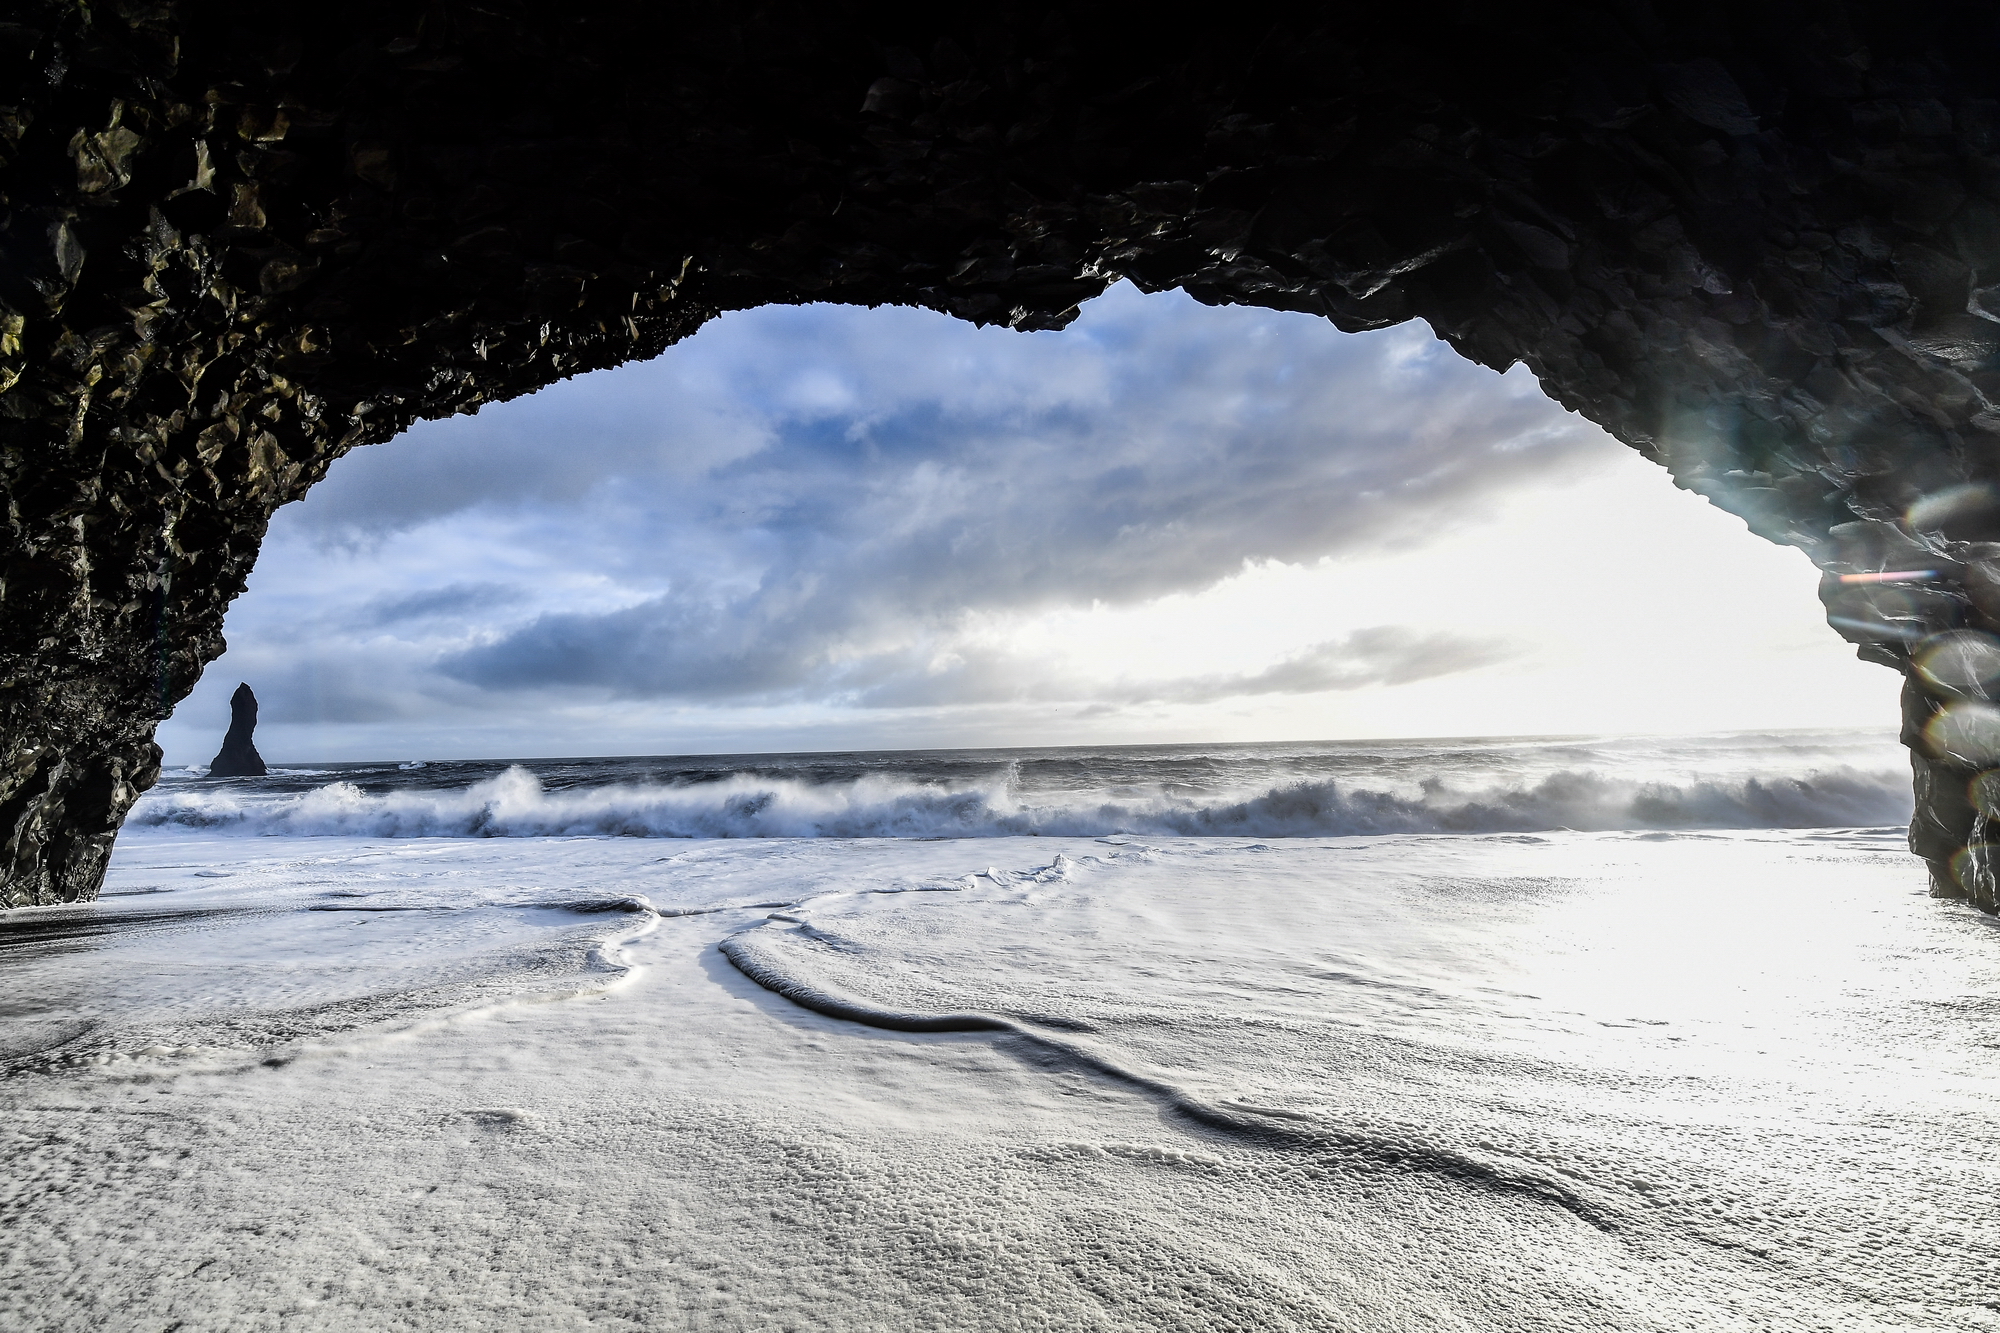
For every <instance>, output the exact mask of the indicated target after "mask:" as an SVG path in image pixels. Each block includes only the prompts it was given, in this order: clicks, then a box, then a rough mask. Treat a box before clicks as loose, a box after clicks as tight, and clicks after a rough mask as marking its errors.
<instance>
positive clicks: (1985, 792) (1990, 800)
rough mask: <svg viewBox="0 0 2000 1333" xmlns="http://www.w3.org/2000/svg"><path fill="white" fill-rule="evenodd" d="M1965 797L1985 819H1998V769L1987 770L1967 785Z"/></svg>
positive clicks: (1999, 801) (1999, 797) (1999, 771)
mask: <svg viewBox="0 0 2000 1333" xmlns="http://www.w3.org/2000/svg"><path fill="white" fill-rule="evenodd" d="M1965 795H1966V798H1967V799H1968V800H1970V801H1971V802H1972V805H1973V808H1974V809H1976V810H1978V811H1979V813H1980V814H1982V815H1984V816H1986V818H1988V819H1994V818H2000V769H1988V770H1987V771H1986V772H1984V773H1981V774H1980V775H1979V776H1978V777H1976V778H1974V779H1973V780H1972V781H1971V782H1969V783H1967V784H1966V786H1965Z"/></svg>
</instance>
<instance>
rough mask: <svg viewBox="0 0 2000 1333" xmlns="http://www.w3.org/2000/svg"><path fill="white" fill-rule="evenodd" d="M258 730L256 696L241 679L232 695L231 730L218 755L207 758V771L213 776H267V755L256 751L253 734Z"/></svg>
mask: <svg viewBox="0 0 2000 1333" xmlns="http://www.w3.org/2000/svg"><path fill="white" fill-rule="evenodd" d="M256 730H257V696H256V695H255V694H253V693H251V691H250V686H249V684H248V683H239V684H238V685H237V687H236V693H234V694H232V695H230V696H229V731H228V733H227V734H226V735H224V736H223V738H222V748H221V749H220V750H218V751H216V753H215V758H213V759H211V760H209V761H208V775H209V776H210V777H212V778H261V777H263V776H264V756H263V755H261V754H258V753H257V742H256V740H255V739H254V734H255V732H256Z"/></svg>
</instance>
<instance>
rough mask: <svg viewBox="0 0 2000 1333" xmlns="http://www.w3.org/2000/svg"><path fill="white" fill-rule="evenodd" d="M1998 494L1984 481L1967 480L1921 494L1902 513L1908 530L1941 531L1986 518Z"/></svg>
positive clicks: (1999, 503)
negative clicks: (1943, 488) (1918, 498)
mask: <svg viewBox="0 0 2000 1333" xmlns="http://www.w3.org/2000/svg"><path fill="white" fill-rule="evenodd" d="M1996 507H2000V496H1996V495H1995V494H1994V492H1993V488H1992V487H1991V486H1988V485H1987V484H1985V483H1984V482H1977V481H1975V482H1968V483H1966V484H1965V485H1963V486H1952V487H1948V488H1947V489H1945V490H1942V491H1934V492H1932V493H1931V494H1929V495H1926V496H1924V497H1923V498H1922V499H1921V500H1918V501H1917V502H1916V503H1915V504H1913V505H1911V506H1910V508H1909V510H1908V511H1907V512H1906V513H1905V514H1904V515H1903V521H1904V522H1905V523H1906V524H1908V525H1909V529H1910V531H1911V532H1943V531H1944V530H1945V529H1947V528H1952V527H1959V526H1963V525H1967V524H1978V523H1981V522H1982V521H1985V520H1989V519H1991V518H1992V516H1993V512H1994V510H1995V508H1996Z"/></svg>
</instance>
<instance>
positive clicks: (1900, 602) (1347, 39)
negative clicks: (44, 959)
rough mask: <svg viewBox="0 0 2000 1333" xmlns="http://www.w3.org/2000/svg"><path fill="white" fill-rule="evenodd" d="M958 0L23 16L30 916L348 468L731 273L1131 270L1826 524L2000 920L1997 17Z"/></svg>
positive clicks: (1724, 498) (3, 741)
mask: <svg viewBox="0 0 2000 1333" xmlns="http://www.w3.org/2000/svg"><path fill="white" fill-rule="evenodd" d="M951 9H952V7H939V6H932V7H925V8H923V9H915V8H911V9H907V10H906V9H901V8H891V7H886V6H869V5H852V4H850V5H843V4H838V3H829V4H820V5H814V6H805V5H798V6H781V5H770V6H755V5H743V4H734V5H719V4H716V5H687V6H673V5H657V4H637V3H632V4H609V3H599V2H596V0H564V3H560V4H558V3H552V2H547V0H488V2H486V3H479V4H474V3H438V4H433V5H429V6H423V5H418V4H411V3H405V2H401V0H399V2H398V3H364V2H356V3H338V2H337V0H329V3H325V4H321V5H315V6H274V5H254V6H253V5H238V4H224V3H195V2H194V0H159V2H157V3H142V2H139V0H104V2H101V3H96V4H91V5H87V6H86V5H82V4H78V3H70V2H67V0H65V2H62V3H58V2H57V0H28V2H27V3H23V4H17V5H15V6H13V7H12V8H11V10H10V11H9V15H8V21H5V22H0V164H3V165H0V390H4V392H0V499H4V515H5V521H4V525H0V580H4V582H0V901H4V902H5V903H8V904H19V903H40V902H54V901H70V900H76V899H80V898H88V897H90V896H92V895H93V894H94V893H95V892H96V888H97V884H98V882H99V879H100V878H101V876H102V873H103V868H104V864H105V860H106V857H107V856H108V855H109V849H110V846H111V840H112V837H113V836H114V834H115V832H116V830H117V827H118V824H119V822H120V820H121V819H122V818H123V816H124V814H125V812H126V810H127V809H129V807H130V805H131V803H132V801H133V800H134V799H136V797H137V795H138V793H139V792H140V791H142V790H143V789H144V788H145V787H146V786H147V785H149V784H150V783H151V782H152V781H153V780H154V778H155V777H156V775H157V773H158V750H157V749H156V748H155V747H154V745H153V743H152V733H153V729H154V726H155V725H156V723H157V722H158V720H159V719H160V718H162V717H164V716H165V715H166V714H167V712H168V711H169V710H170V709H171V708H172V707H173V705H174V704H175V702H177V701H178V700H179V699H181V698H182V697H183V696H184V695H186V693H187V692H188V690H189V689H190V688H191V687H192V686H193V684H194V682H195V679H196V678H197V676H198V675H199V674H200V672H201V670H202V668H203V666H204V665H205V664H206V663H207V662H209V661H211V660H213V659H214V658H215V657H216V656H217V655H218V654H219V653H220V652H221V651H222V648H223V642H222V637H221V625H222V617H223V612H224V611H225V609H226V608H227V607H228V605H229V602H230V600H231V599H232V598H233V597H234V596H235V595H236V594H237V593H238V592H239V591H241V589H242V587H243V582H244V579H245V576H246V574H247V572H248V570H249V568H250V565H251V561H252V560H253V559H254V558H255V556H256V552H257V547H258V543H259V541H260V540H261V538H262V536H263V533H264V530H265V525H266V523H267V521H268V520H269V517H270V515H271V513H272V512H273V511H274V510H275V509H276V508H277V507H278V506H279V505H281V504H284V503H285V502H287V501H289V500H293V499H296V498H298V497H299V496H300V495H302V494H304V492H305V490H306V489H307V488H308V487H309V486H311V485H312V483H313V482H314V481H316V480H317V479H318V478H320V477H321V476H323V475H324V474H325V471H326V468H327V466H328V465H329V464H330V463H331V462H332V461H333V460H334V459H335V458H337V457H339V456H340V455H341V454H342V453H344V452H345V451H347V450H349V449H352V448H355V447H357V446H360V445H364V444H372V443H380V442H382V441H385V440H388V439H389V438H390V437H392V436H394V435H395V434H396V433H397V432H399V431H400V430H402V429H403V428H404V427H406V426H408V425H409V424H410V423H411V422H413V421H416V420H418V419H420V418H425V417H434V416H439V415H444V414H449V413H454V412H468V411H473V410H476V409H477V408H478V407H479V406H480V405H481V404H483V403H487V402H494V401H499V400H502V399H506V398H509V397H512V396H514V395H517V394H521V393H526V392H529V391H531V390H533V389H535V388H537V387H539V386H541V385H544V384H547V383H550V382H552V381H554V380H557V379H560V378H563V377H565V376H569V375H573V374H576V373H578V372H580V371H584V370H588V369H593V368H597V367H602V366H609V365H613V364H616V363H618V362H621V361H625V360H630V359H634V358H642V357H649V356H653V355H655V354H657V353H658V352H660V351H661V350H662V349H663V348H665V347H666V346H668V345H669V344H671V343H673V342H675V341H676V340H678V339H680V338H682V337H685V336H687V335H688V334H689V333H691V332H693V331H694V330H695V329H696V328H698V327H700V325H701V324H702V323H704V322H705V321H706V320H708V319H711V318H713V317H714V316H715V315H716V314H717V313H719V312H720V311H723V310H727V309H735V308H742V307H749V306H754V305H758V304H763V303H768V302H801V301H841V302H856V303H867V304H878V303H887V302H895V303H907V304H917V305H924V306H928V307H931V308H933V309H937V310H942V311H946V312H948V313H951V314H953V315H957V316H960V317H963V318H966V319H971V320H976V321H980V322H996V323H1003V324H1007V325H1010V326H1012V327H1015V328H1018V329H1025V330H1033V329H1045V328H1052V327H1058V326H1060V325H1062V324H1063V323H1064V322H1066V321H1067V320H1068V319H1070V318H1071V317H1072V316H1073V315H1074V314H1075V312H1076V307H1077V304H1078V303H1079V302H1080V301H1083V300H1085V299H1087V298H1088V297H1090V296H1092V295H1094V294H1095V293H1097V292H1098V291H1100V290H1102V289H1103V288H1104V287H1105V286H1106V285H1107V284H1109V283H1111V282H1113V281H1115V280H1117V279H1120V278H1127V279H1130V280H1131V281H1133V282H1134V283H1136V284H1138V285H1139V286H1141V287H1143V288H1146V289H1149V290H1152V289H1161V288H1168V287H1181V288H1185V289H1186V290H1187V291H1189V292H1191V293H1192V294H1193V295H1195V296H1196V297H1197V298H1199V299H1201V300H1203V301H1208V302H1212V303H1222V302H1241V303H1248V304H1256V305H1262V306H1268V307H1273V308H1278V309H1284V310H1295V311H1304V312H1308V313H1311V314H1315V315H1319V316H1322V317H1325V318H1327V319H1331V320H1332V321H1334V322H1335V323H1336V324H1338V325H1339V326H1340V327H1342V328H1345V329H1367V328H1377V327H1381V326H1384V325H1389V324H1394V323H1398V322H1400V321H1404V320H1408V319H1412V318H1422V319H1425V320H1427V321H1428V322H1429V323H1430V325H1431V327H1432V328H1434V329H1435V330H1436V331H1437V332H1438V334H1439V335H1441V336H1442V337H1444V338H1446V339H1448V340H1449V341H1450V342H1451V343H1452V344H1453V345H1454V346H1455V347H1457V348H1458V349H1459V350H1460V351H1461V352H1463V353H1464V354H1466V355H1467V356H1469V357H1472V358H1473V359H1475V360H1478V361H1480V362H1483V363H1485V364H1487V365H1490V366H1495V367H1504V366H1507V365H1510V364H1512V363H1514V362H1516V361H1525V362H1526V363H1527V364H1528V365H1529V366H1530V367H1531V368H1532V369H1533V371H1534V372H1535V373H1536V374H1537V375H1539V376H1540V377H1541V380H1542V383H1543V384H1544V385H1545V386H1546V387H1547V389H1548V391H1549V392H1550V393H1551V394H1552V395H1554V396H1555V397H1556V398H1557V399H1559V400H1560V401H1561V402H1563V403H1564V404H1566V405H1567V406H1569V407H1572V408H1574V409H1576V410H1577V411H1579V412H1582V413H1583V414H1585V415H1587V416H1589V417H1591V418H1592V419H1594V420H1596V421H1598V422H1601V423H1602V424H1603V425H1605V426H1606V427H1608V428H1609V429H1610V430H1611V431H1613V432H1614V433H1615V434H1616V435H1617V436H1618V437H1619V438H1620V439H1622V440H1624V441H1626V442H1627V443H1629V444H1631V445H1632V446H1633V447H1634V448H1637V449H1639V450H1641V451H1642V452H1644V453H1645V454H1646V455H1647V456H1648V457H1650V458H1652V459H1654V460H1655V461H1657V462H1659V463H1661V464H1662V465H1663V466H1664V467H1665V468H1666V469H1668V470H1669V471H1670V472H1671V474H1672V477H1673V479H1674V480H1675V481H1676V482H1677V483H1678V484H1680V485H1682V486H1685V487H1689V488H1691V489H1694V490H1696V491H1699V492H1700V493H1702V494H1704V495H1706V496H1708V497H1709V498H1710V499H1711V500H1713V501H1714V502H1716V503H1717V504H1720V505H1722V506H1724V507H1725V508H1728V509H1730V510H1732V511H1733V512H1736V513H1738V514H1741V515H1742V516H1743V517H1744V518H1745V519H1746V520H1747V521H1748V522H1749V524H1750V525H1751V527H1752V528H1753V529H1755V530H1756V531H1757V532H1759V533H1761V534H1763V535H1764V536H1766V537H1769V538H1771V539H1772V540H1775V541H1780V542H1786V543H1790V544H1792V545H1796V546H1799V547H1801V548H1803V549H1804V550H1806V551H1807V552H1808V553H1810V554H1811V556H1812V557H1813V559H1814V560H1816V561H1817V562H1818V563H1819V564H1820V566H1821V567H1822V568H1823V569H1824V570H1826V571H1827V575H1828V577H1827V581H1826V585H1825V588H1826V592H1825V596H1826V599H1827V602H1828V608H1829V613H1830V619H1831V621H1832V622H1833V624H1834V626H1835V628H1836V629H1837V630H1838V631H1839V632H1840V633H1842V634H1844V635H1846V636H1847V637H1848V638H1850V639H1852V640H1853V641H1854V642H1856V643H1857V644H1858V645H1860V651H1861V653H1862V655H1863V656H1864V657H1867V658H1869V659H1871V660H1874V661H1878V662H1881V663H1883V664H1885V665H1888V666H1891V667H1894V668H1897V669H1899V670H1903V671H1904V672H1905V673H1906V674H1908V675H1909V677H1910V682H1911V683H1910V686H1909V688H1908V690H1907V692H1906V703H1907V706H1906V710H1905V711H1906V728H1907V729H1906V737H1907V739H1909V741H1910V742H1911V745H1912V753H1913V755H1914V756H1915V764H1916V769H1917V788H1918V794H1919V798H1920V809H1919V815H1918V819H1917V821H1916V823H1915V825H1914V826H1913V830H1912V842H1913V846H1914V847H1915V850H1916V851H1917V852H1918V853H1919V854H1920V855H1922V856H1924V857H1925V858H1927V859H1928V860H1929V861H1930V862H1931V865H1932V869H1933V875H1934V879H1935V882H1936V883H1937V885H1938V888H1939V891H1940V892H1946V893H1954V894H1970V895H1971V896H1973V897H1974V898H1975V899H1976V900H1978V901H1980V902H1981V903H1982V905H1984V906H1987V907H1989V908H1991V907H1992V906H1993V905H1994V883H1993V871H1992V869H1991V868H1990V865H1989V858H1988V856H1987V853H1986V851H1985V849H1984V842H1985V835H1984V824H1985V820H1986V815H1985V814H1983V813H1982V811H1983V810H1984V809H1985V808H1986V796H1985V792H1986V785H1985V779H1982V778H1981V777H1980V775H1981V774H1982V773H1985V772H1987V771H1988V770H1989V769H1992V768H1994V767H1995V766H1996V765H2000V710H1995V709H1994V708H1993V706H1992V704H1991V703H1990V702H1989V700H1988V696H1989V694H1990V693H2000V690H1995V689H1994V688H1993V686H1994V682H1995V681H1996V679H2000V640H1996V639H1995V638H1994V637H1993V635H1994V633H1996V632H2000V499H1996V497H2000V489H1996V484H2000V322H1996V321H2000V31H1996V29H2000V16H1996V11H1995V10H1994V9H1993V8H1992V7H1991V6H1985V5H1972V4H1952V3H1932V2H1930V0H1903V2H1902V3H1897V4H1875V3H1848V4H1843V3H1840V2H1839V0H1810V2H1809V3H1808V2H1801V3H1795V4H1776V3H1746V2H1744V0H1737V2H1736V3H1728V4H1722V3H1717V4H1711V5H1702V4H1689V5H1674V6H1667V5H1651V4H1648V3H1645V2H1644V0H1628V2H1627V3H1615V2H1609V0H1598V2H1594V3H1588V4H1575V5H1567V6H1562V5H1556V6H1544V5H1532V6H1531V5H1508V4H1504V3H1503V4H1477V5H1474V4H1464V5H1431V6H1427V5H1406V6H1370V7H1367V8H1365V9H1364V8H1359V7H1356V8H1353V9H1351V10H1350V9H1348V8H1346V7H1342V6H1329V5H1319V6H1312V7H1296V8H1293V7H1283V6H1270V5H1258V4H1250V5H1239V6H1234V7H1231V8H1229V9H1227V10H1226V11H1217V12H1216V13H1215V14H1213V15H1211V16H1208V17H1206V18H1203V19H1202V20H1200V21H1199V22H1195V21H1189V20H1181V19H1176V18H1172V17H1170V16H1169V15H1168V12H1167V11H1163V10H1157V9H1147V10H1140V9H1137V8H1109V7H1101V8H1100V7H1094V6H1090V5H1076V4H1062V5H998V6H994V7H991V8H985V9H979V10H973V9H970V8H966V9H965V10H964V11H963V13H962V14H961V13H958V12H950V13H947V12H946V11H948V10H951ZM1663 480H1664V479H1663ZM1940 636H1942V637H1940ZM1700 651H1704V652H1727V651H1729V645H1728V644H1727V643H1717V644H1707V645H1701V647H1700ZM1782 688H1783V683H1782V682H1778V681H1770V682H1759V681H1755V680H1746V682H1745V689H1747V690H1750V691H1757V690H1760V689H1769V690H1773V691H1775V690H1779V689H1782ZM1994 785H1995V788H1996V790H1995V792H1994V797H1995V800H2000V780H1996V782H1995V784H1994Z"/></svg>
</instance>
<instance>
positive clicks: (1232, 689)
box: [826, 625, 1522, 708]
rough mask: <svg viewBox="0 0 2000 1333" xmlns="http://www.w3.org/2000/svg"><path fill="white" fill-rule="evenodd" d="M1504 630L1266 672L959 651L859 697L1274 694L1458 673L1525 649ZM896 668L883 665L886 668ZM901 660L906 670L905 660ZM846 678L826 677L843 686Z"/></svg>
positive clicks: (1390, 644)
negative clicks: (1125, 669)
mask: <svg viewBox="0 0 2000 1333" xmlns="http://www.w3.org/2000/svg"><path fill="white" fill-rule="evenodd" d="M1521 652H1522V649H1521V647H1520V645H1517V644H1514V643H1512V642H1509V641H1507V640H1504V639H1496V638H1490V637H1480V636H1472V635H1458V634H1448V633H1438V632H1432V633H1418V632H1415V631H1412V630H1409V629H1405V628H1403V627H1402V626H1398V625H1377V626H1374V627H1372V628H1369V629H1362V630H1356V631H1355V632H1353V633H1352V634H1349V635H1346V636H1344V637H1342V638H1339V639H1335V640H1331V641H1328V642H1325V643H1316V644H1313V645H1312V646H1310V647H1308V648H1306V649H1305V650H1303V651H1302V652H1299V653H1296V654H1294V655H1292V656H1289V657H1286V658H1283V659H1281V660H1280V661H1277V662H1274V663H1272V664H1271V665H1269V666H1267V667H1264V668H1263V669H1261V670H1258V671H1249V672H1239V673H1235V674H1228V673H1205V674H1200V675H1194V676H1182V677H1176V676H1170V675H1162V676H1153V677H1146V678H1140V679H1131V678H1121V679H1112V680H1095V679H1091V678H1089V677H1084V676H1079V675H1077V674H1075V673H1073V672H1062V671H1056V672H1051V671H1049V670H1047V669H1046V668H1044V667H1043V666H1042V664H1040V663H1037V662H1035V661H1033V660H1030V659H1023V658H1021V657H1019V656H1015V655H1012V654H1007V653H986V654H978V655H975V656H971V657H959V658H956V659H955V660H951V661H949V662H946V663H942V664H935V663H934V664H930V665H929V666H926V665H925V664H921V663H911V662H907V661H905V662H899V663H893V664H883V663H876V664H871V665H872V666H874V667H875V668H876V672H875V673H876V674H878V675H880V676H882V677H884V678H883V679H880V680H879V681H878V682H876V683H873V684H871V685H869V686H868V687H867V688H866V689H863V690H861V691H859V692H857V693H855V694H854V695H853V696H852V702H853V703H854V704H855V705H857V706H859V707H864V708H912V707H932V708H934V707H939V706H947V705H967V704H989V703H1082V704H1089V705H1092V706H1094V707H1100V708H1117V707H1130V706H1132V705H1135V704H1155V703H1166V704H1207V703H1216V702H1218V701H1220V700H1224V699H1240V698H1247V697H1252V696H1257V695H1272V694H1319V693H1322V692H1325V691H1329V690H1358V689H1361V688H1363V687H1365V686H1369V685H1406V684H1410V683H1412V682H1415V681H1419V680H1430V679H1433V678H1436V677H1440V676H1451V675H1457V674H1458V673H1460V672H1463V671H1472V670H1476V669H1478V668H1480V667H1484V666H1492V665H1494V664H1496V663H1499V662H1504V661H1507V660H1509V659H1511V658H1514V657H1518V656H1520V655H1521ZM885 666H886V667H887V668H888V669H886V670H884V669H883V667H885ZM898 668H900V669H898ZM838 684H839V678H838V677H835V678H833V679H830V680H828V681H827V682H826V686H827V689H828V692H829V693H831V692H833V691H834V690H837V689H838Z"/></svg>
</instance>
